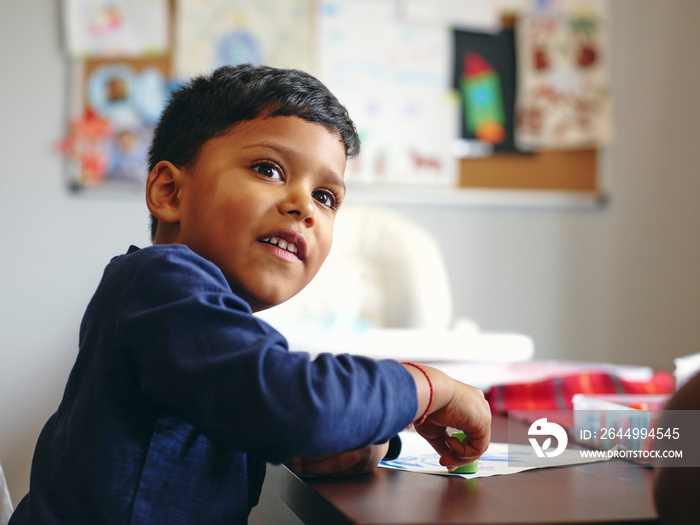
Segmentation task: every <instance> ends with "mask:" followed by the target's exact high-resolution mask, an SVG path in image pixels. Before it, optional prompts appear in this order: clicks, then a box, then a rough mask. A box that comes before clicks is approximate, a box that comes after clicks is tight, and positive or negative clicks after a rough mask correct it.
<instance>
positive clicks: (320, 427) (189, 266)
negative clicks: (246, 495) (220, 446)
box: [118, 246, 416, 461]
mask: <svg viewBox="0 0 700 525" xmlns="http://www.w3.org/2000/svg"><path fill="white" fill-rule="evenodd" d="M144 255H146V256H148V255H149V254H147V253H146V254H144ZM118 323H119V331H118V341H120V344H121V345H122V346H123V347H124V348H125V349H128V351H129V353H130V354H131V355H132V356H133V359H134V362H135V366H136V368H137V370H138V381H139V384H140V386H141V388H142V390H143V392H144V393H145V394H146V395H147V396H148V397H149V398H150V399H152V400H153V401H154V402H155V403H157V404H159V405H161V406H163V407H166V408H167V409H169V410H171V411H172V412H174V413H176V414H178V415H179V416H181V417H182V418H183V419H185V420H187V421H190V422H191V423H192V424H193V425H194V426H195V427H196V428H198V429H199V430H200V431H202V432H203V433H204V434H206V435H208V436H209V437H210V438H212V439H214V440H216V441H220V442H222V443H225V444H227V445H229V446H231V447H234V448H236V449H239V450H245V451H247V452H252V453H254V454H256V455H259V456H261V457H264V458H265V459H268V460H270V461H281V460H283V459H285V458H288V457H290V456H292V455H311V454H325V453H329V452H334V451H339V450H345V449H348V448H356V447H360V446H366V445H368V444H371V443H377V442H382V441H386V440H388V439H389V438H391V437H392V436H393V435H394V434H395V433H396V432H397V431H398V430H400V429H401V428H404V427H405V426H407V425H408V424H409V423H410V422H411V420H412V418H413V415H414V414H415V410H416V407H415V386H414V384H413V380H412V379H411V378H410V375H409V374H408V373H406V371H405V370H404V369H403V367H401V366H400V365H399V364H398V363H395V362H393V361H382V362H376V361H373V360H370V359H366V358H362V357H353V356H349V355H344V356H338V357H336V356H332V355H330V354H324V355H321V356H319V357H318V358H317V359H316V360H315V361H310V359H309V357H308V355H307V354H304V353H289V351H288V350H287V344H286V341H285V339H284V338H283V337H282V336H281V335H280V334H279V333H278V332H276V331H275V330H274V329H272V328H271V327H269V326H268V325H266V324H265V323H264V322H262V321H260V320H259V319H257V318H255V317H253V316H252V315H251V311H250V308H249V307H248V305H247V304H246V303H245V302H243V301H242V300H241V299H239V298H238V297H237V296H235V295H234V294H233V293H232V292H231V290H230V287H229V286H228V283H227V282H226V280H225V279H224V277H223V275H222V274H221V273H220V272H219V271H218V269H217V268H216V267H214V266H213V265H211V264H210V263H209V262H208V261H206V260H204V259H201V258H199V257H198V256H196V255H195V254H193V253H192V252H190V251H189V250H187V249H186V248H184V247H179V246H178V247H173V248H172V249H170V250H162V249H161V250H157V251H156V252H155V254H154V256H153V257H152V258H151V259H150V260H147V261H145V262H142V263H140V264H139V265H138V270H137V271H135V272H134V273H133V275H132V276H131V278H130V280H129V282H128V284H127V285H126V286H125V287H124V291H123V302H122V306H121V308H120V311H119V312H118Z"/></svg>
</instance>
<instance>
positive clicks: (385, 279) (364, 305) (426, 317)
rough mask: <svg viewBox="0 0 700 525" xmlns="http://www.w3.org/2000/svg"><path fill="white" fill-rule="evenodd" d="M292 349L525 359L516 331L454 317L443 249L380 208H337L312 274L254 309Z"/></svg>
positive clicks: (528, 347)
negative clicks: (492, 330)
mask: <svg viewBox="0 0 700 525" xmlns="http://www.w3.org/2000/svg"><path fill="white" fill-rule="evenodd" d="M258 315H259V316H260V317H261V318H262V319H264V320H266V321H268V322H269V323H270V324H272V325H273V326H275V327H276V328H278V329H279V330H280V331H281V332H282V333H283V334H284V335H285V336H286V337H287V339H288V341H289V345H290V349H291V350H293V351H306V352H309V353H311V354H317V353H320V352H323V351H328V352H331V353H343V352H348V353H355V354H357V353H362V354H365V355H369V356H370V357H374V358H396V359H402V360H408V359H411V360H419V361H447V360H450V361H451V360H465V359H466V360H493V361H519V360H525V359H530V358H531V357H532V354H533V345H532V341H531V340H530V338H529V337H527V336H523V335H520V334H484V333H482V332H480V331H479V329H478V327H477V324H476V323H475V322H474V321H472V320H470V319H457V320H455V319H453V305H452V293H451V288H450V281H449V276H448V273H447V269H446V266H445V263H444V259H443V255H442V251H441V250H440V247H439V245H438V243H437V242H436V241H435V239H434V238H433V237H432V235H431V234H430V233H429V232H428V231H427V230H426V229H424V228H423V227H422V226H420V225H418V224H416V223H415V222H413V221H410V220H409V219H408V218H406V217H404V216H403V215H400V214H399V213H397V212H393V211H390V210H387V209H383V208H378V207H372V206H350V205H346V206H344V207H343V208H342V209H341V210H340V211H339V213H338V217H337V219H336V225H335V234H334V240H333V248H332V249H331V252H330V254H329V256H328V259H327V260H326V262H325V264H324V265H323V267H322V268H321V270H320V271H319V273H318V275H317V276H316V278H315V279H314V280H313V281H312V282H311V283H310V284H309V285H308V286H307V287H306V288H305V289H304V290H302V291H301V292H300V293H299V294H298V295H297V296H295V297H293V298H292V299H290V300H289V301H287V302H286V303H283V304H281V305H279V306H276V307H274V308H271V309H270V310H267V311H264V312H261V313H259V314H258Z"/></svg>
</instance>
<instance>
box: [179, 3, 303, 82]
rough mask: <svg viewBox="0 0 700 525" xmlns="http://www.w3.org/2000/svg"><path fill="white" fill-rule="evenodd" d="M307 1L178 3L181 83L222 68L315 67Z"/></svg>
mask: <svg viewBox="0 0 700 525" xmlns="http://www.w3.org/2000/svg"><path fill="white" fill-rule="evenodd" d="M310 5H311V4H310V2H309V1H308V0H237V1H236V2H231V1H230V0H178V3H177V14H178V16H177V24H176V25H177V27H176V35H177V45H176V46H175V69H176V71H177V74H178V75H179V76H180V77H182V78H189V77H191V76H194V75H201V74H203V73H207V72H210V71H212V70H214V69H215V68H217V67H219V66H223V65H234V66H235V65H238V64H243V63H251V64H255V65H260V64H265V65H268V66H273V67H286V68H296V69H301V70H305V71H308V70H309V69H310V68H311V62H312V59H311V54H312V40H311V38H312V29H311V8H310Z"/></svg>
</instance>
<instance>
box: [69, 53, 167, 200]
mask: <svg viewBox="0 0 700 525" xmlns="http://www.w3.org/2000/svg"><path fill="white" fill-rule="evenodd" d="M147 62H148V61H146V63H145V64H144V63H143V61H141V62H140V63H139V64H138V65H139V66H141V67H140V68H136V67H134V64H130V63H127V62H118V61H105V62H104V63H102V64H100V65H97V66H96V67H95V68H94V69H92V70H91V71H90V72H88V73H87V74H86V75H85V80H84V83H83V89H82V93H83V100H82V107H83V108H84V109H83V111H82V112H80V113H78V114H77V115H76V116H74V117H73V118H72V119H71V120H70V122H69V125H68V129H67V134H66V136H65V137H64V138H63V139H62V141H61V143H60V149H61V151H62V152H63V153H64V154H65V155H66V157H67V159H68V179H69V185H70V187H71V188H73V189H82V188H88V187H89V188H95V187H114V186H121V187H125V186H133V187H135V188H142V187H143V186H144V184H145V181H146V178H147V176H148V148H149V145H150V141H151V137H152V134H153V129H154V127H155V125H156V123H157V121H158V118H159V116H160V113H161V111H162V109H163V107H164V106H165V103H166V101H167V98H168V96H169V94H170V92H171V89H172V85H171V84H172V83H171V81H170V80H169V79H168V78H167V76H166V74H165V72H164V71H162V70H161V69H159V68H158V67H157V65H156V63H153V64H148V63H147Z"/></svg>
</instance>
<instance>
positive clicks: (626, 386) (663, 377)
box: [485, 372, 675, 413]
mask: <svg viewBox="0 0 700 525" xmlns="http://www.w3.org/2000/svg"><path fill="white" fill-rule="evenodd" d="M674 391H675V380H674V377H673V374H671V373H670V372H656V373H655V374H654V375H653V377H652V378H651V380H649V381H644V382H636V381H626V380H624V379H620V378H619V377H617V376H614V375H612V374H608V373H605V372H590V373H577V374H571V375H567V376H563V377H557V378H553V379H546V380H544V381H538V382H534V383H518V384H511V385H499V386H493V387H491V388H490V389H489V390H488V391H487V392H486V393H485V394H486V399H487V400H488V402H489V405H490V406H491V411H492V412H494V413H507V412H508V411H509V410H572V409H573V402H572V397H573V396H574V394H670V393H673V392H674Z"/></svg>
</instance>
